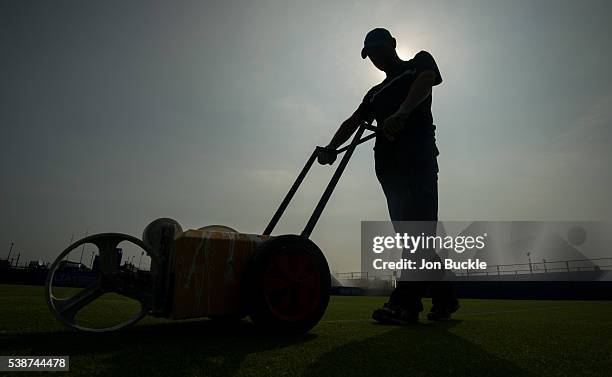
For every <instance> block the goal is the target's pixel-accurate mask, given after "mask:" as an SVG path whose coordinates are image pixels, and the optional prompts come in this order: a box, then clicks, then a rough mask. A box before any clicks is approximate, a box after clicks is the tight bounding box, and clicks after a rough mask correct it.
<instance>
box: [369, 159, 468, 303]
mask: <svg viewBox="0 0 612 377" xmlns="http://www.w3.org/2000/svg"><path fill="white" fill-rule="evenodd" d="M376 175H377V177H378V180H379V182H380V184H381V186H382V189H383V191H384V193H385V197H386V198H387V206H388V207H389V215H390V217H391V221H427V222H428V223H419V224H415V225H409V227H410V228H411V229H410V230H411V233H412V234H415V233H416V234H417V235H418V234H420V233H421V232H423V233H425V234H426V235H435V233H436V221H437V220H438V169H437V163H436V161H435V158H434V159H433V160H429V161H426V162H425V163H423V164H415V166H398V164H394V163H390V162H389V161H388V160H387V161H384V160H383V161H381V160H380V159H377V161H376ZM415 227H416V228H415ZM396 232H398V233H399V232H401V230H400V229H398V227H397V226H396ZM420 252H421V254H420V255H425V256H426V257H427V259H428V260H434V261H435V260H437V261H439V260H440V258H439V256H438V255H437V254H436V253H435V250H421V251H420ZM407 273H410V272H407ZM442 273H443V272H442ZM402 280H404V279H402ZM432 280H433V279H432ZM428 293H429V294H430V295H431V297H432V300H433V305H434V307H445V306H448V305H452V304H453V303H454V302H455V301H456V298H455V295H454V292H453V288H452V285H451V284H450V282H448V281H439V280H436V281H426V280H425V281H398V282H397V286H396V288H395V290H393V292H392V293H391V296H390V298H389V303H390V304H392V305H395V306H399V307H402V308H404V309H406V310H410V311H421V310H423V306H422V304H421V298H422V297H423V296H425V295H427V294H428Z"/></svg>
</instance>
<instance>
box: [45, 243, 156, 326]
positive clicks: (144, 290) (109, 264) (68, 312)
mask: <svg viewBox="0 0 612 377" xmlns="http://www.w3.org/2000/svg"><path fill="white" fill-rule="evenodd" d="M124 241H127V242H130V243H132V244H135V245H136V246H138V247H140V248H141V249H142V250H143V251H144V252H146V253H147V254H148V255H149V256H150V257H151V258H152V263H154V262H155V255H154V254H152V253H151V251H150V248H149V247H148V246H147V245H146V244H145V243H144V242H142V241H141V240H139V239H138V238H136V237H132V236H129V235H127V234H121V233H101V234H96V235H92V236H89V237H85V238H83V239H81V240H79V241H77V242H75V243H73V244H72V245H70V246H69V247H68V248H67V249H66V250H64V251H63V252H62V253H61V254H60V255H59V256H58V257H57V259H56V260H55V261H54V262H53V264H52V265H51V268H50V270H49V273H48V275H47V280H46V284H45V298H46V300H47V305H48V306H49V309H50V310H51V312H52V313H53V315H54V316H55V317H56V318H57V320H58V321H60V322H61V323H62V324H64V325H66V326H67V327H69V328H71V329H74V330H79V331H86V332H98V333H99V332H109V331H116V330H120V329H123V328H125V327H128V326H130V325H132V324H134V323H136V322H137V321H138V320H140V319H141V318H142V317H144V316H145V315H147V313H149V311H150V310H151V308H152V303H153V295H154V279H153V276H152V275H151V274H150V273H148V272H140V271H136V272H134V271H127V270H125V269H121V268H120V266H119V263H120V257H119V255H118V253H117V245H119V243H121V242H124ZM85 244H93V245H95V246H96V247H97V249H98V258H99V259H98V261H99V263H98V266H99V267H98V268H97V271H96V272H97V274H96V278H95V279H94V280H93V281H92V282H91V283H90V284H88V285H87V286H86V287H85V288H83V289H82V290H81V291H79V292H78V293H76V294H74V295H72V296H71V297H67V298H60V297H56V296H55V295H54V288H56V287H54V282H55V281H56V279H55V278H56V276H57V275H59V274H58V271H59V270H60V269H61V268H62V267H63V266H64V265H65V264H66V261H64V259H65V258H66V256H68V254H69V253H70V252H71V251H73V250H75V249H76V248H78V247H79V246H81V245H85ZM58 280H59V279H58ZM105 293H117V294H119V295H122V296H125V297H128V298H130V299H133V300H136V301H137V302H138V303H139V304H140V310H139V311H138V312H137V313H136V314H134V315H133V316H131V317H130V318H128V319H127V320H123V321H122V322H121V323H118V324H114V325H112V326H106V327H100V328H98V327H95V328H94V327H87V326H83V325H82V324H79V323H77V322H76V316H77V313H79V312H80V311H81V310H82V309H83V308H85V307H86V306H88V305H90V304H91V303H92V302H93V301H95V300H96V299H97V298H99V297H101V296H102V295H104V294H105Z"/></svg>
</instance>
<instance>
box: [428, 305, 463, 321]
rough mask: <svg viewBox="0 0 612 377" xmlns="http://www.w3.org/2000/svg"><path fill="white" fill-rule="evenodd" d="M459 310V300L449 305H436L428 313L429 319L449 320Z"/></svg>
mask: <svg viewBox="0 0 612 377" xmlns="http://www.w3.org/2000/svg"><path fill="white" fill-rule="evenodd" d="M457 310H459V301H458V300H455V301H454V302H453V303H451V304H450V305H448V306H437V307H436V306H434V307H432V308H431V310H430V311H429V313H427V319H428V320H430V321H448V320H449V319H451V315H452V314H453V313H454V312H456V311H457Z"/></svg>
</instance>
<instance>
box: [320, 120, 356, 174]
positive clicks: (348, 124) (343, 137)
mask: <svg viewBox="0 0 612 377" xmlns="http://www.w3.org/2000/svg"><path fill="white" fill-rule="evenodd" d="M360 122H361V117H360V116H359V114H357V112H354V113H353V115H351V116H350V117H349V118H348V119H347V120H345V121H344V122H342V124H341V125H340V127H339V128H338V130H337V131H336V133H335V134H334V137H333V138H332V139H331V141H330V142H329V144H327V146H326V147H325V149H323V150H321V151H320V152H319V155H318V160H319V163H320V164H322V165H326V164H329V165H331V164H333V163H334V161H336V149H338V148H339V147H340V146H341V145H342V144H344V143H345V142H346V141H347V140H348V139H349V138H350V137H351V135H352V134H353V133H354V132H355V131H356V130H357V128H359V124H360Z"/></svg>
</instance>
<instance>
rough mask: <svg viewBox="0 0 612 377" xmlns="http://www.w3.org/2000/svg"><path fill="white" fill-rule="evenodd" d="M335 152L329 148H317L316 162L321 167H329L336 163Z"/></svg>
mask: <svg viewBox="0 0 612 377" xmlns="http://www.w3.org/2000/svg"><path fill="white" fill-rule="evenodd" d="M336 156H337V154H336V150H335V149H333V148H329V147H323V148H319V153H318V155H317V160H318V161H319V164H321V165H331V164H333V163H334V161H336Z"/></svg>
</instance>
